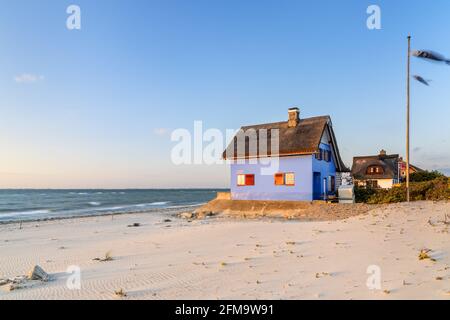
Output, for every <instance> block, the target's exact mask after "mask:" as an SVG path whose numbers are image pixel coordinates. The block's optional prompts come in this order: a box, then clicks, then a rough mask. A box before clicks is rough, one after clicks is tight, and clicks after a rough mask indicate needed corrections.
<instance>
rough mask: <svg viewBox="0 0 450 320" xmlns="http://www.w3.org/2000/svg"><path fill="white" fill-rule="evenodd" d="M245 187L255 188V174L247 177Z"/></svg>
mask: <svg viewBox="0 0 450 320" xmlns="http://www.w3.org/2000/svg"><path fill="white" fill-rule="evenodd" d="M245 185H246V186H254V185H255V175H254V174H247V175H245Z"/></svg>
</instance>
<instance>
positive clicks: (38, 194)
mask: <svg viewBox="0 0 450 320" xmlns="http://www.w3.org/2000/svg"><path fill="white" fill-rule="evenodd" d="M219 191H226V190H221V189H117V190H111V189H108V190H103V189H95V190H94V189H87V190H84V189H76V190H75V189H74V190H66V189H65V190H55V189H51V190H45V189H39V190H38V189H33V190H28V189H27V190H17V189H14V190H12V189H5V190H0V223H8V222H19V221H30V220H46V219H57V218H69V217H81V216H94V215H107V214H116V213H117V214H119V213H131V212H149V213H152V212H166V211H167V212H173V211H176V210H178V209H179V210H180V211H182V210H184V209H188V208H192V207H195V206H199V205H201V204H204V203H206V202H208V201H210V200H212V199H213V198H215V196H216V193H217V192H219Z"/></svg>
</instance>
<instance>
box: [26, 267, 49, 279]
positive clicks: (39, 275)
mask: <svg viewBox="0 0 450 320" xmlns="http://www.w3.org/2000/svg"><path fill="white" fill-rule="evenodd" d="M28 279H29V280H41V281H48V280H49V279H50V276H49V275H48V273H47V272H45V271H44V269H42V268H41V267H40V266H38V265H35V266H34V267H33V269H31V270H30V272H29V273H28Z"/></svg>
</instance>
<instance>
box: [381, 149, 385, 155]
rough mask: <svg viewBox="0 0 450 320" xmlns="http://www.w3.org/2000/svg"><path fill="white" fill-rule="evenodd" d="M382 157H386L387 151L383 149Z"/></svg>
mask: <svg viewBox="0 0 450 320" xmlns="http://www.w3.org/2000/svg"><path fill="white" fill-rule="evenodd" d="M380 156H382V157H385V156H386V150H384V149H381V151H380Z"/></svg>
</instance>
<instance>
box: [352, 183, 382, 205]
mask: <svg viewBox="0 0 450 320" xmlns="http://www.w3.org/2000/svg"><path fill="white" fill-rule="evenodd" d="M376 192H377V191H376V189H373V188H364V187H358V186H355V201H356V202H357V203H366V202H368V201H369V199H370V198H371V197H372V196H373V195H374V194H375V193H376Z"/></svg>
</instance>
